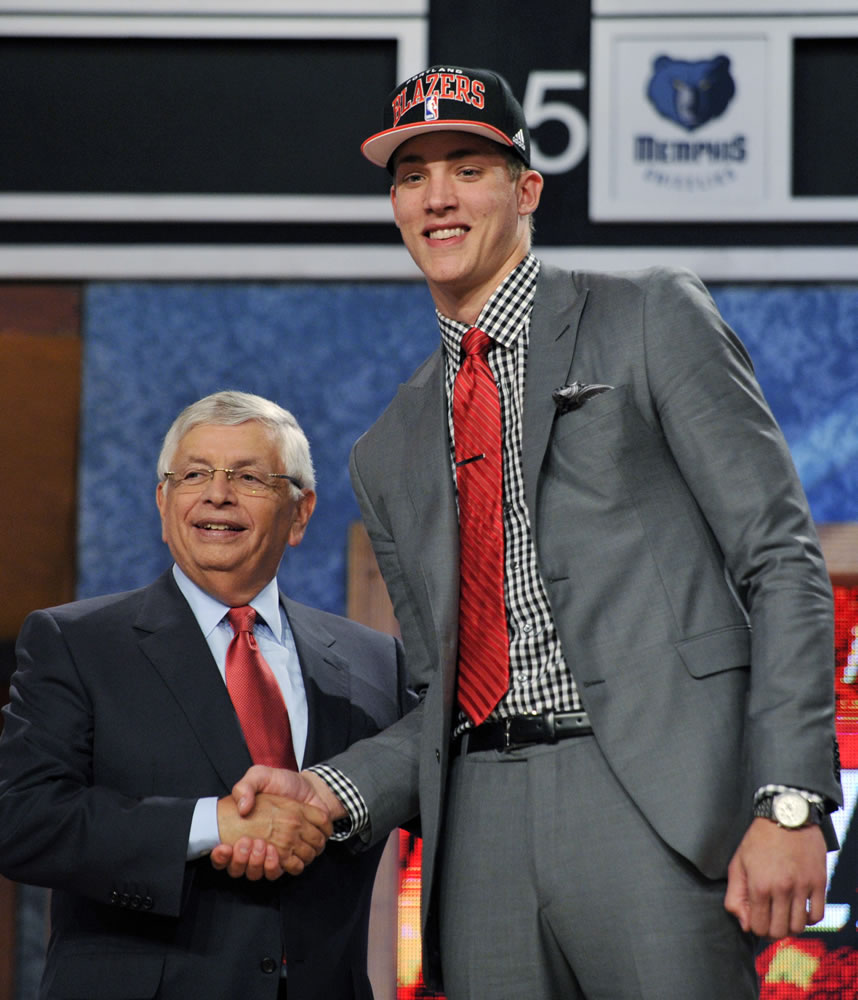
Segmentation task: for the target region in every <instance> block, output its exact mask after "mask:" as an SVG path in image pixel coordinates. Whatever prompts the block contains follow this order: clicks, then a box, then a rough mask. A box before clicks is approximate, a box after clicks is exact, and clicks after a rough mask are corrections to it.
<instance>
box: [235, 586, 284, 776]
mask: <svg viewBox="0 0 858 1000" xmlns="http://www.w3.org/2000/svg"><path fill="white" fill-rule="evenodd" d="M227 618H228V620H229V623H230V625H231V626H232V630H233V632H235V635H234V636H233V638H232V642H230V644H229V647H228V649H227V651H226V686H227V690H228V691H229V696H230V698H231V699H232V704H233V706H234V708H235V711H236V714H237V715H238V721H239V722H240V723H241V729H242V732H243V733H244V740H245V742H246V743H247V749H248V750H249V751H250V756H251V758H252V760H253V763H254V764H268V765H269V766H270V767H285V768H288V769H289V770H291V771H297V770H298V762H297V761H296V759H295V751H294V749H293V748H292V729H291V727H290V725H289V714H288V712H287V711H286V705H285V704H284V702H283V695H282V694H281V692H280V687H279V685H278V684H277V681H276V680H275V679H274V674H273V673H272V671H271V667H269V666H268V664H267V663H266V662H265V657H264V656H263V655H262V653H261V652H260V651H259V646H257V644H256V639H255V638H254V636H253V625H254V623H255V622H256V612H255V611H254V610H253V608H251V607H248V606H245V607H243V608H230V610H229V611H228V612H227Z"/></svg>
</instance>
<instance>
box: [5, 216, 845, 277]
mask: <svg viewBox="0 0 858 1000" xmlns="http://www.w3.org/2000/svg"><path fill="white" fill-rule="evenodd" d="M391 225H392V223H391ZM536 253H537V254H538V256H539V257H540V258H541V259H542V260H544V261H546V262H548V263H552V264H557V265H558V266H560V267H567V268H570V269H587V270H597V271H616V270H624V269H627V268H639V267H649V266H652V265H655V264H674V265H677V266H682V267H688V268H691V270H692V271H695V272H696V273H697V274H699V275H700V276H701V278H703V280H704V281H709V282H715V281H731V282H737V281H738V282H746V281H802V282H805V281H850V282H854V281H855V279H856V275H858V249H853V248H842V247H810V248H808V247H797V248H796V247H790V248H783V247H757V248H754V249H745V248H741V247H664V246H660V247H550V248H538V247H537V248H536ZM30 279H34V280H70V281H87V280H93V281H107V280H113V279H131V280H134V279H143V280H151V281H157V280H174V279H175V280H182V279H186V280H194V279H199V280H220V279H224V280H235V281H241V280H275V281H276V280H284V281H291V280H295V281H299V280H315V279H318V280H322V281H329V280H332V279H336V280H355V281H360V280H367V281H422V280H423V278H422V275H421V274H420V272H419V271H418V270H417V268H416V266H415V265H414V263H413V261H412V260H411V258H410V257H409V256H408V253H407V251H406V250H405V249H404V248H403V247H401V246H396V245H393V246H389V247H383V246H362V245H354V246H329V247H322V246H318V245H312V246H311V245H306V246H297V245H296V246H247V245H241V246H211V245H206V246H173V245H168V246H161V245H158V246H155V245H153V246H48V245H45V246H39V247H33V246H2V245H0V280H5V281H22V280H30Z"/></svg>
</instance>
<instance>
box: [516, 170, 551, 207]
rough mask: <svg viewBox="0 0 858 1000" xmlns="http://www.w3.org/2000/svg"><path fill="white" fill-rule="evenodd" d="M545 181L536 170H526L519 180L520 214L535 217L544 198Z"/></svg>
mask: <svg viewBox="0 0 858 1000" xmlns="http://www.w3.org/2000/svg"><path fill="white" fill-rule="evenodd" d="M544 184H545V181H544V179H543V177H542V174H540V173H539V172H538V171H536V170H525V172H524V173H523V174H522V175H521V177H519V179H518V214H519V215H533V213H534V212H535V211H536V209H537V207H538V205H539V199H540V198H541V197H542V188H543V185H544Z"/></svg>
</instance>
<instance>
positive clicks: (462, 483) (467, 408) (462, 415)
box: [453, 326, 509, 724]
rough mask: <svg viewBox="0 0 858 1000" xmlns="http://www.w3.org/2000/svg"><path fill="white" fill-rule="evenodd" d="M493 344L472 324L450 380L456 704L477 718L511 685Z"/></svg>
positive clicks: (489, 710) (501, 473)
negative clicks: (455, 497)
mask: <svg viewBox="0 0 858 1000" xmlns="http://www.w3.org/2000/svg"><path fill="white" fill-rule="evenodd" d="M490 343H491V341H490V339H489V337H488V335H487V334H485V333H483V331H482V330H479V329H477V327H475V326H473V327H471V329H470V330H468V331H467V332H466V333H465V336H464V337H463V338H462V348H463V350H464V351H465V359H464V361H463V362H462V366H461V367H460V368H459V371H458V374H457V375H456V381H455V384H454V387H453V433H454V435H455V439H456V485H457V487H458V491H459V704H460V705H461V706H462V708H463V709H464V710H465V712H466V713H467V715H468V717H469V718H470V719H471V720H472V721H473V722H474V723H476V724H479V723H481V722H482V721H483V720H484V719H485V718H486V716H487V715H488V714H489V712H491V710H492V709H493V708H494V707H495V705H497V703H498V701H500V699H501V698H502V697H503V695H504V694H505V693H506V691H507V688H508V687H509V636H508V633H507V624H506V605H505V603H504V555H503V552H504V538H503V512H502V507H501V503H502V493H503V462H502V457H501V410H500V398H499V397H498V389H497V385H496V384H495V380H494V377H493V376H492V373H491V370H490V369H489V366H488V364H487V363H486V357H485V356H486V352H487V351H488V348H489V344H490Z"/></svg>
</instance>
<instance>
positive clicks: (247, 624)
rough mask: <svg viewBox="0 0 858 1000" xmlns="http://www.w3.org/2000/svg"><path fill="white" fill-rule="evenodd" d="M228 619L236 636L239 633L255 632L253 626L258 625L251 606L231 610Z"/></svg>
mask: <svg viewBox="0 0 858 1000" xmlns="http://www.w3.org/2000/svg"><path fill="white" fill-rule="evenodd" d="M226 617H227V621H228V622H229V623H230V625H232V630H233V632H235V634H236V635H238V633H239V632H251V633H252V632H253V626H254V625H255V624H256V612H255V611H254V610H253V608H251V607H250V605H248V604H245V605H244V606H243V607H241V608H230V609H229V611H227V613H226Z"/></svg>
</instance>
